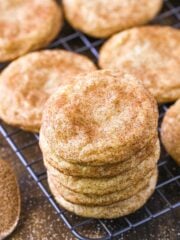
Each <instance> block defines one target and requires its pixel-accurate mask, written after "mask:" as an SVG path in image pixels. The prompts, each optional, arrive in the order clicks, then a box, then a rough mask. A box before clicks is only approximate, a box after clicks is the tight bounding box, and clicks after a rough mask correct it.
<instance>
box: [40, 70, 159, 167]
mask: <svg viewBox="0 0 180 240" xmlns="http://www.w3.org/2000/svg"><path fill="white" fill-rule="evenodd" d="M76 81H77V82H76V84H73V85H71V86H70V85H68V86H64V87H61V88H59V89H58V90H57V91H56V92H55V93H54V94H53V95H52V96H51V97H50V99H49V100H48V102H47V104H46V107H45V110H44V114H43V121H42V127H41V131H40V146H41V150H42V152H43V144H41V134H42V135H43V137H44V138H45V141H47V144H48V146H49V147H50V148H51V151H52V153H53V156H55V157H57V158H58V159H62V160H65V161H68V162H71V163H78V164H81V163H85V164H88V165H90V164H91V165H95V166H98V165H104V164H110V163H116V162H121V161H123V160H124V159H128V158H130V157H131V156H132V155H133V154H136V153H137V152H138V151H139V150H140V149H142V148H143V147H144V146H146V145H147V144H148V142H149V141H150V140H151V139H152V138H153V137H154V136H155V135H156V134H157V119H158V113H157V104H156V102H155V100H154V98H153V97H152V96H151V94H150V93H149V92H148V91H147V90H146V89H145V88H144V86H143V85H142V84H141V83H140V82H139V81H138V80H137V78H136V76H135V75H131V74H128V73H126V72H116V71H111V70H99V71H94V72H90V73H84V74H80V75H79V76H77V77H76Z"/></svg>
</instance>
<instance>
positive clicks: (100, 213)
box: [49, 170, 158, 218]
mask: <svg viewBox="0 0 180 240" xmlns="http://www.w3.org/2000/svg"><path fill="white" fill-rule="evenodd" d="M157 175H158V173H157V170H156V171H155V172H154V174H153V175H152V177H151V178H150V180H149V183H148V184H147V186H146V187H145V188H144V189H142V190H141V191H140V192H138V193H137V194H136V195H134V196H132V197H130V198H128V199H125V200H122V201H119V202H117V203H113V204H111V205H108V206H103V205H102V206H87V205H80V204H74V203H71V202H69V201H67V200H65V198H63V197H62V196H61V195H60V194H59V192H58V191H57V189H56V188H55V187H54V185H53V183H52V182H51V181H49V186H50V189H51V191H52V193H53V195H54V196H55V199H56V200H57V202H58V203H59V204H60V205H61V206H62V207H64V208H65V209H67V210H69V211H71V212H73V213H75V214H77V215H80V216H83V217H92V218H117V217H121V216H124V215H127V214H130V213H133V212H135V211H136V210H137V209H139V208H140V207H142V206H143V205H144V204H145V203H146V201H147V200H148V198H149V197H150V196H151V195H152V193H153V192H154V189H155V186H156V182H157Z"/></svg>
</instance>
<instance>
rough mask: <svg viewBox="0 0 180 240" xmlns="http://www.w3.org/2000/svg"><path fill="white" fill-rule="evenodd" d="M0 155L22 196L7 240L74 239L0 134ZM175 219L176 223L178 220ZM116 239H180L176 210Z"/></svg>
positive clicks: (178, 212) (179, 218) (178, 211)
mask: <svg viewBox="0 0 180 240" xmlns="http://www.w3.org/2000/svg"><path fill="white" fill-rule="evenodd" d="M0 158H3V159H5V160H7V161H8V162H9V163H10V164H11V165H12V167H13V168H14V171H15V172H16V175H17V178H18V181H19V184H20V189H21V197H22V211H21V219H20V222H19V224H18V227H17V229H16V230H15V231H14V233H13V234H12V235H11V236H10V237H9V238H8V239H9V240H10V239H11V240H71V239H72V240H73V239H75V238H74V237H73V236H72V235H71V233H70V232H69V230H68V229H67V228H66V227H65V226H64V224H63V222H62V221H61V220H60V219H59V217H58V216H57V215H56V213H55V212H54V210H53V208H52V206H51V205H50V204H49V203H48V201H47V200H46V198H45V197H44V195H43V194H42V193H41V191H40V189H39V188H38V187H37V185H36V183H35V182H34V181H33V180H32V178H31V177H30V176H29V175H28V173H27V171H26V170H25V169H24V167H23V166H22V164H21V163H20V162H19V160H18V159H17V157H16V156H15V154H14V153H13V152H12V150H11V149H10V148H9V146H8V144H7V143H6V141H5V140H4V139H3V138H2V136H1V135H0ZM178 221H179V222H178ZM116 239H122V240H124V239H125V240H134V239H138V240H139V239H140V240H176V239H180V209H176V210H175V211H172V212H169V213H167V214H165V215H163V216H162V217H159V218H158V219H155V220H153V221H151V222H148V223H146V224H145V225H143V226H140V227H138V228H136V229H135V230H133V231H130V232H128V233H126V234H124V235H123V236H121V237H118V238H116Z"/></svg>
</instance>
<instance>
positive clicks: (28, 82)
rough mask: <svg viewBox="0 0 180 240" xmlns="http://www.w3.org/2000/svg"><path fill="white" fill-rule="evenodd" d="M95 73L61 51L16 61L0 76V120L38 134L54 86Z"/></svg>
mask: <svg viewBox="0 0 180 240" xmlns="http://www.w3.org/2000/svg"><path fill="white" fill-rule="evenodd" d="M95 69H96V67H95V65H94V64H93V63H92V62H91V61H90V60H89V59H88V58H86V57H85V56H82V55H79V54H76V53H72V52H68V51H64V50H44V51H39V52H33V53H29V54H27V55H26V56H23V57H20V58H19V59H17V60H15V61H14V62H12V63H11V64H10V65H9V66H8V67H7V68H6V69H5V70H4V71H3V72H2V73H1V76H0V118H1V119H2V120H4V121H5V122H6V123H8V124H11V125H15V126H17V127H20V128H22V129H24V130H28V131H35V132H38V131H39V129H40V126H41V118H42V111H43V109H44V105H45V103H46V101H47V99H48V98H49V96H50V95H51V94H52V93H53V92H54V91H55V90H56V89H57V88H58V86H59V85H64V84H70V83H72V82H73V80H74V76H75V75H76V74H79V73H82V72H86V71H93V70H95Z"/></svg>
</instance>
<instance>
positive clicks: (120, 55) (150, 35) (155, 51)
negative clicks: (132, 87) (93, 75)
mask: <svg viewBox="0 0 180 240" xmlns="http://www.w3.org/2000/svg"><path fill="white" fill-rule="evenodd" d="M179 43H180V31H179V30H177V29H173V28H171V27H165V26H164V27H162V26H146V27H139V28H132V29H129V30H126V31H124V32H121V33H118V34H116V35H114V36H113V37H112V38H110V39H109V40H108V41H107V42H106V43H105V44H104V46H103V47H102V49H101V51H100V58H99V65H100V67H101V68H113V69H114V68H117V69H119V70H121V69H124V68H125V69H127V70H128V71H134V72H135V74H136V76H137V78H138V79H139V80H142V81H143V83H144V85H145V86H146V87H147V88H148V89H149V91H150V92H151V93H152V94H153V95H154V96H155V98H156V100H157V101H158V102H159V103H162V102H171V101H174V100H176V99H178V98H180V44H179Z"/></svg>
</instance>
